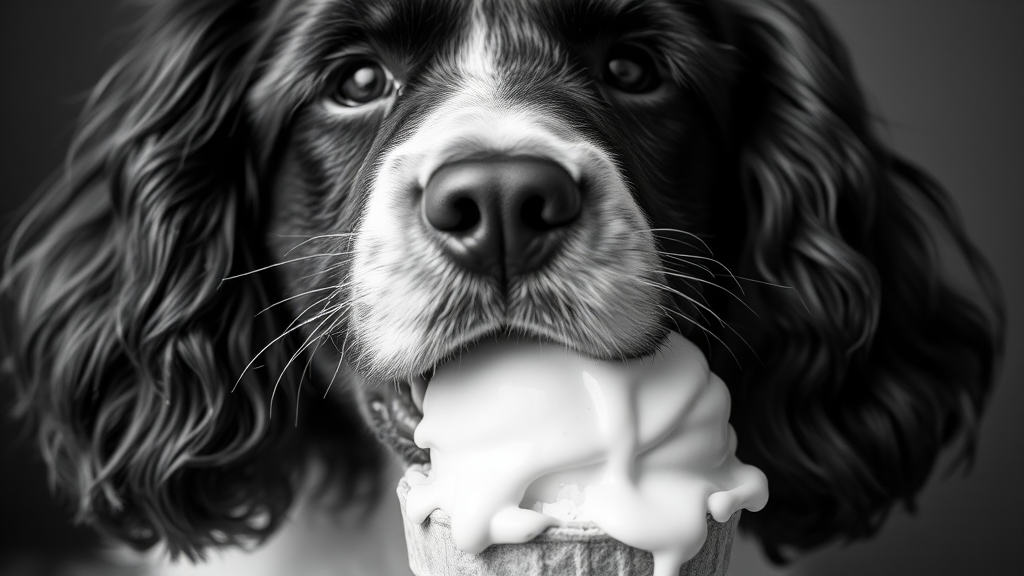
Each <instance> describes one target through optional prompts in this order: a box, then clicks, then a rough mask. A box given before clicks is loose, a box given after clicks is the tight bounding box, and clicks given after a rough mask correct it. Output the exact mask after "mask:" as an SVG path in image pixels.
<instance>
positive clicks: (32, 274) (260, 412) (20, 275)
mask: <svg viewBox="0 0 1024 576" xmlns="http://www.w3.org/2000/svg"><path fill="white" fill-rule="evenodd" d="M269 4H270V3H268V2H263V3H254V2H240V1H226V0H206V1H191V2H167V3H163V4H162V5H160V6H158V7H156V8H155V10H156V13H155V14H152V15H151V16H152V17H151V18H150V19H149V20H148V21H149V22H152V23H153V24H154V26H153V27H152V28H150V29H147V30H145V31H144V33H143V35H142V41H141V42H140V44H139V47H138V49H137V51H135V52H133V53H131V54H129V55H128V56H127V57H126V58H125V59H124V60H123V61H122V62H121V63H120V64H119V65H118V66H117V67H116V68H115V69H114V70H113V71H112V72H111V74H110V75H109V76H108V77H107V78H106V79H105V81H104V82H103V83H102V84H101V85H100V87H99V88H98V89H97V91H96V93H95V95H94V99H93V102H92V103H91V105H90V107H89V109H88V110H87V112H86V115H85V122H84V124H83V127H82V129H81V131H80V135H79V137H78V140H77V142H76V151H75V152H74V153H73V155H72V158H71V159H70V161H69V165H68V168H67V169H66V171H65V173H64V174H63V176H62V177H61V178H59V179H57V180H56V182H55V184H54V185H53V186H52V187H51V188H50V189H49V190H48V191H47V192H46V193H45V195H44V196H43V197H42V198H41V199H40V201H39V202H38V203H37V205H36V206H35V207H34V209H33V210H32V211H31V212H30V213H29V215H28V217H27V218H26V219H25V220H24V222H23V224H22V225H21V227H20V228H19V229H18V231H17V232H16V234H15V237H14V238H13V239H12V242H11V246H10V249H9V252H8V260H7V275H6V277H5V279H4V288H5V296H6V300H7V302H6V304H7V309H6V311H5V312H6V314H7V316H8V317H7V318H6V320H7V321H6V322H5V323H4V325H5V329H6V330H5V331H6V334H5V340H6V342H5V344H6V347H7V349H8V350H7V366H8V367H9V368H10V369H12V370H13V375H14V379H15V380H16V382H17V383H18V385H19V389H20V404H19V410H20V412H21V413H22V414H23V415H24V416H26V417H28V418H30V419H31V420H32V421H33V422H34V425H35V426H36V427H37V430H38V435H39V441H40V444H41V446H42V452H43V454H44V458H45V459H46V461H47V463H48V465H49V468H50V470H51V472H52V476H53V480H54V481H55V483H56V484H57V486H58V488H59V489H60V490H61V491H62V492H64V493H66V494H68V495H70V497H71V498H72V499H73V501H74V506H75V508H76V510H77V513H78V518H79V519H80V520H83V521H87V522H89V523H92V524H94V525H95V526H96V527H97V528H98V529H100V530H101V531H103V532H106V533H108V534H110V535H113V536H115V537H117V538H119V539H122V540H124V541H127V542H130V543H132V544H133V545H135V546H137V547H140V548H145V547H148V546H150V545H152V544H154V543H156V542H159V541H163V542H164V543H165V544H166V545H167V547H168V549H169V551H170V552H171V554H172V555H177V554H178V553H185V554H186V555H188V556H189V557H191V558H197V557H199V556H201V553H202V549H203V548H205V547H208V546H212V545H223V544H229V543H243V544H244V543H248V542H250V541H252V540H260V539H262V538H264V537H266V536H267V535H269V534H270V533H271V532H273V530H274V529H275V528H276V527H277V525H278V524H279V523H280V522H281V520H282V519H283V516H284V514H285V512H286V511H287V509H288V507H289V505H290V503H291V501H292V496H293V493H294V491H295V490H296V489H297V486H298V484H300V483H301V482H302V473H303V471H304V470H305V466H306V464H307V461H308V458H309V456H310V455H311V454H310V452H311V451H313V450H319V454H320V455H321V456H323V459H324V460H325V461H326V462H328V463H330V464H333V465H337V466H340V467H341V468H343V470H341V484H342V485H343V486H345V488H344V489H345V490H348V491H349V493H351V490H353V489H355V488H356V487H357V484H358V481H357V480H358V479H357V477H358V476H359V474H360V472H362V471H364V470H368V469H374V468H375V466H376V462H375V458H376V452H375V451H374V450H373V449H372V444H373V442H372V441H366V439H364V438H361V437H360V435H361V434H362V432H361V428H359V427H358V425H357V424H356V421H357V417H356V416H352V417H351V418H350V419H348V420H343V419H340V418H339V417H338V416H337V410H336V409H335V412H334V414H335V415H334V416H333V418H334V420H333V421H332V422H331V424H330V426H329V427H327V426H319V425H318V424H317V422H318V416H317V410H318V405H317V404H316V403H313V404H312V406H311V407H310V408H309V409H307V410H305V411H304V415H303V416H304V417H303V419H302V428H299V427H298V424H296V423H295V421H294V420H293V419H292V418H290V417H289V416H290V414H292V413H294V412H293V411H294V410H295V404H294V402H295V401H296V398H295V393H294V388H295V384H296V383H295V382H294V380H295V378H294V377H291V380H292V381H290V382H289V381H288V380H287V379H286V380H285V381H283V383H282V388H285V389H286V390H290V391H291V394H289V393H284V391H283V390H279V391H277V393H276V396H275V395H274V388H275V381H276V380H277V376H278V374H279V373H280V371H281V370H282V369H283V368H284V366H285V363H286V361H287V360H288V358H289V357H290V356H291V354H292V352H293V351H294V350H295V343H294V342H291V341H289V340H288V339H287V338H284V339H282V340H281V341H280V342H279V343H278V344H276V345H274V346H271V347H269V348H268V350H267V351H266V352H265V353H264V354H263V355H262V356H261V360H262V362H263V364H264V365H263V367H262V368H261V369H257V370H249V371H245V373H244V376H243V375H242V374H243V371H244V368H245V367H246V366H247V364H248V363H249V361H250V360H252V359H253V358H254V357H255V355H256V354H257V353H258V352H259V351H260V350H261V349H262V348H263V347H264V346H265V345H266V344H268V343H270V342H271V341H272V340H274V338H275V337H278V336H279V335H280V334H279V331H280V326H282V325H286V324H287V321H284V322H283V323H282V322H281V319H280V318H275V317H274V313H273V310H271V311H270V312H268V313H265V314H262V315H258V313H259V312H260V311H261V310H262V309H264V308H265V307H266V306H267V305H268V303H269V302H271V301H276V300H278V299H279V298H278V297H277V295H274V294H268V293H267V292H266V290H267V289H268V288H266V287H268V286H272V282H271V281H270V279H268V278H266V277H261V278H260V279H259V281H257V280H256V279H254V278H253V277H252V276H243V277H242V278H239V279H235V280H230V281H225V282H223V283H222V279H223V278H226V277H228V276H230V275H232V274H237V273H239V272H247V271H250V270H254V269H256V268H258V267H260V266H261V265H263V264H264V262H265V257H264V255H263V254H262V251H261V248H260V247H261V246H262V245H263V239H262V238H261V237H260V236H259V233H260V231H259V230H258V229H256V228H255V227H256V226H258V223H259V222H260V218H261V215H260V213H259V208H260V204H259V192H258V190H256V189H255V185H254V183H255V182H256V181H258V178H257V177H256V176H255V170H254V168H253V165H254V163H253V162H251V161H250V156H251V155H252V154H253V151H250V150H247V140H248V139H247V134H248V131H249V129H250V127H249V125H248V123H247V120H246V118H245V117H244V116H243V111H242V98H243V95H244V94H245V91H246V90H247V89H248V87H249V85H250V81H249V80H250V78H249V76H250V75H251V74H252V73H253V72H254V70H255V69H256V67H257V66H258V65H259V64H260V62H259V58H260V51H261V49H262V48H263V47H265V44H266V43H267V42H268V40H267V38H269V36H270V34H269V32H268V31H266V30H261V29H260V28H259V24H258V23H259V22H262V21H270V22H273V21H274V20H273V19H268V18H265V15H263V14H261V12H262V11H265V10H268V9H269ZM272 296H273V297H274V298H273V299H271V297H272ZM240 376H241V379H240V380H239V378H240ZM236 383H237V384H236ZM271 398H275V399H276V402H277V405H276V406H273V408H274V414H273V417H271V416H272V414H271V405H270V402H271ZM322 404H323V403H321V405H322ZM319 410H324V408H322V407H321V408H319ZM339 420H340V421H339ZM328 428H329V432H324V430H326V429H328ZM324 434H330V435H333V436H334V438H332V439H330V440H329V441H322V442H317V441H316V439H317V438H318V435H320V436H322V435H324ZM321 439H322V438H321ZM311 440H312V441H311Z"/></svg>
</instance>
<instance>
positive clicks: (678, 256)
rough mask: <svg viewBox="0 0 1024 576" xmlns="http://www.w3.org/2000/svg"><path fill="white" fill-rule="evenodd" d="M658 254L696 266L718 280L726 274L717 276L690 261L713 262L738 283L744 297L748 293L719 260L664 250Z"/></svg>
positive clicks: (737, 286)
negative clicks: (693, 259) (692, 259)
mask: <svg viewBox="0 0 1024 576" xmlns="http://www.w3.org/2000/svg"><path fill="white" fill-rule="evenodd" d="M658 254H659V255H661V256H669V257H671V258H673V259H676V260H679V261H682V262H685V263H686V264H689V265H691V266H696V267H698V268H700V269H701V270H704V271H705V272H707V273H708V274H710V275H711V276H714V277H716V278H717V277H718V276H725V275H726V274H715V273H713V272H712V271H711V269H710V268H707V267H706V266H701V265H700V264H695V263H693V262H690V261H689V260H690V259H691V258H695V259H698V260H707V261H708V262H711V263H712V264H718V265H719V266H720V267H721V268H722V270H725V271H726V273H727V275H728V276H729V277H730V278H732V280H733V282H735V283H736V288H738V289H739V291H740V294H743V295H744V296H746V293H745V292H744V291H743V286H741V285H740V283H739V281H738V280H737V279H736V275H735V274H733V273H732V270H729V267H728V266H726V265H725V264H722V263H721V262H720V261H718V260H716V259H714V258H709V257H707V256H698V255H696V254H675V253H672V252H665V251H662V250H658Z"/></svg>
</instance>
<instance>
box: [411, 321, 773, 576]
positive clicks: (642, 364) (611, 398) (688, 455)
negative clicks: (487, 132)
mask: <svg viewBox="0 0 1024 576" xmlns="http://www.w3.org/2000/svg"><path fill="white" fill-rule="evenodd" d="M422 405H423V420H422V421H421V422H420V424H419V426H418V427H417V428H416V432H415V438H414V439H415V441H416V444H417V445H418V446H420V447H421V448H426V449H429V450H430V457H431V468H430V472H429V474H428V475H427V476H426V478H425V479H423V480H422V481H421V482H420V483H418V484H416V485H414V486H413V487H412V489H411V490H410V492H409V495H408V501H407V513H408V515H409V519H410V520H411V521H413V522H416V523H422V522H423V521H424V520H425V519H426V518H427V516H429V515H430V513H431V512H433V511H434V510H435V509H437V508H440V509H441V510H444V511H445V512H446V513H447V514H448V515H449V516H450V518H451V526H452V537H453V539H454V541H455V544H456V545H457V546H458V547H459V548H460V549H461V550H463V551H466V552H480V551H482V550H484V549H485V548H487V547H488V546H490V545H491V544H513V543H521V542H526V541H529V540H531V539H533V538H534V537H536V536H537V535H538V534H540V533H541V532H542V531H544V530H545V529H546V528H548V527H550V526H558V525H562V524H564V523H566V522H569V521H590V522H594V523H595V524H596V525H597V526H598V527H599V528H601V529H602V530H603V531H604V532H606V533H607V534H609V535H610V536H612V537H613V538H615V539H617V540H619V541H621V542H624V543H626V544H628V545H630V546H634V547H636V548H640V549H643V550H648V551H650V552H651V553H652V554H653V555H654V566H655V568H654V571H655V572H654V576H669V575H674V574H677V573H678V572H679V567H680V566H681V565H682V564H683V563H684V562H686V561H687V560H689V559H690V558H691V557H693V556H694V555H695V554H696V553H697V552H698V551H699V550H700V548H701V546H702V545H703V544H704V540H705V537H706V533H707V521H706V514H711V516H712V517H713V518H714V519H715V520H716V521H718V522H725V521H727V520H728V519H729V517H730V516H732V514H733V513H734V512H736V511H737V510H739V509H741V508H745V509H747V510H751V511H757V510H760V509H761V508H762V507H764V505H765V503H766V502H767V500H768V483H767V480H766V478H765V476H764V474H763V473H761V471H760V470H758V469H757V468H754V467H753V466H748V465H746V464H743V463H742V462H740V461H739V460H738V459H737V458H736V454H735V450H736V434H735V432H734V431H733V429H732V426H730V425H729V422H728V420H729V408H730V397H729V392H728V389H727V388H726V387H725V385H724V383H723V382H722V381H721V380H720V379H719V378H718V377H717V376H716V375H714V374H712V373H711V371H710V370H709V368H708V364H707V361H706V359H705V358H704V355H703V354H702V353H701V351H700V350H699V349H698V348H697V347H696V346H694V345H693V344H692V343H691V342H689V341H688V340H686V339H685V338H683V337H682V336H681V335H679V334H676V333H672V334H670V336H669V339H668V342H667V343H666V344H665V346H663V347H662V349H660V350H659V351H658V352H657V353H656V354H654V355H652V356H649V357H646V358H641V359H636V360H632V361H629V362H605V361H600V360H594V359H591V358H585V357H581V356H579V355H577V354H576V353H575V352H571V351H569V350H567V349H565V348H563V347H560V346H555V345H547V344H544V345H542V344H538V343H537V342H513V341H503V342H495V343H489V344H484V345H482V346H479V347H477V348H474V349H472V350H470V351H469V352H468V353H466V354H464V355H463V356H462V357H461V358H460V359H459V360H458V361H454V362H451V363H448V364H446V365H444V366H441V367H439V368H438V370H437V372H436V373H435V375H434V377H433V379H432V380H431V382H430V385H429V387H428V388H427V389H426V392H425V394H424V396H423V400H422Z"/></svg>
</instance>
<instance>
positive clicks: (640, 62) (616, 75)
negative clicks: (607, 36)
mask: <svg viewBox="0 0 1024 576" xmlns="http://www.w3.org/2000/svg"><path fill="white" fill-rule="evenodd" d="M604 81H605V83H606V84H608V85H609V86H611V87H612V88H615V89H616V90H621V91H622V92H629V93H632V94H639V93H642V92H650V91H651V90H654V89H655V88H657V87H658V85H660V84H661V77H659V76H658V67H657V65H655V63H654V59H653V58H652V57H651V55H650V54H648V53H647V51H645V50H643V49H641V48H637V47H636V46H629V45H620V46H616V47H615V48H614V49H612V51H611V53H610V54H609V56H608V62H607V63H606V64H605V70H604Z"/></svg>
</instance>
